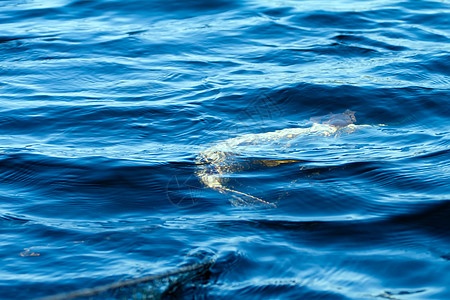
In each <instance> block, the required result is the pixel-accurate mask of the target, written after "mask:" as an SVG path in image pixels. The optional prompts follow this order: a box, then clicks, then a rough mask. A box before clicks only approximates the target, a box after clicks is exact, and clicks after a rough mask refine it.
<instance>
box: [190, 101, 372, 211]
mask: <svg viewBox="0 0 450 300" xmlns="http://www.w3.org/2000/svg"><path fill="white" fill-rule="evenodd" d="M354 123H356V117H355V112H354V111H351V110H348V109H347V110H346V111H344V112H343V113H339V114H332V113H330V114H328V115H325V116H319V117H313V118H310V121H309V123H308V126H302V127H296V128H286V129H281V130H276V131H272V132H265V133H256V134H245V135H242V136H238V137H234V138H230V139H226V140H223V141H221V142H219V143H216V144H213V145H210V146H208V147H207V148H206V149H205V150H203V151H201V152H200V153H198V155H197V156H196V158H195V164H196V165H197V166H198V168H197V171H196V176H197V177H198V179H199V180H200V182H201V183H202V184H203V185H204V186H206V187H207V188H209V189H212V190H215V191H218V192H219V193H222V194H227V195H230V196H231V197H232V198H233V199H234V202H233V203H234V204H235V205H248V204H259V205H263V206H267V207H277V206H276V204H275V203H273V202H271V201H269V200H265V199H262V198H260V197H256V196H253V195H251V194H248V193H245V192H243V191H238V190H236V189H235V188H233V187H231V186H229V185H228V184H227V183H228V182H229V177H230V175H232V174H235V173H239V172H244V171H246V170H252V169H255V168H265V167H277V166H280V165H284V164H293V163H301V162H304V160H301V159H284V158H280V159H268V158H267V159H266V158H264V152H265V148H271V147H272V148H275V149H284V148H287V147H290V143H291V141H293V140H294V139H295V140H298V139H299V138H301V137H303V136H317V137H320V136H333V135H338V134H342V133H351V132H354V131H355V130H357V129H358V128H361V127H368V126H369V127H370V126H371V125H355V124H354ZM261 156H262V157H261ZM249 157H250V158H249ZM252 157H253V158H252Z"/></svg>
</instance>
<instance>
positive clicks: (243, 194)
mask: <svg viewBox="0 0 450 300" xmlns="http://www.w3.org/2000/svg"><path fill="white" fill-rule="evenodd" d="M221 189H222V190H224V191H227V192H230V193H234V194H238V195H240V196H245V197H248V198H250V199H252V200H256V201H257V202H259V203H262V204H264V205H268V206H272V207H277V206H276V205H275V204H273V203H270V202H268V201H265V200H263V199H261V198H258V197H255V196H252V195H250V194H246V193H243V192H239V191H236V190H232V189H229V188H226V187H222V188H221Z"/></svg>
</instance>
